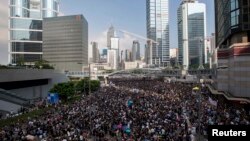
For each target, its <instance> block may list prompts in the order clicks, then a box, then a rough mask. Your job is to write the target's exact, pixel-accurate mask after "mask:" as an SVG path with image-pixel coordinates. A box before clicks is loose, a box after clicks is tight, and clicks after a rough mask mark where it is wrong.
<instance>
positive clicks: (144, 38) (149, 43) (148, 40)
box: [116, 29, 160, 65]
mask: <svg viewBox="0 0 250 141" xmlns="http://www.w3.org/2000/svg"><path fill="white" fill-rule="evenodd" d="M116 31H117V32H121V33H123V34H127V35H131V36H134V37H137V38H140V39H142V40H145V41H147V44H148V45H149V64H150V65H152V64H153V62H152V61H153V57H152V56H153V55H152V48H153V44H156V45H158V44H159V43H158V42H157V41H155V40H153V39H150V38H146V37H144V36H141V35H138V34H135V33H131V32H128V31H126V30H121V29H116ZM159 63H160V60H159Z"/></svg>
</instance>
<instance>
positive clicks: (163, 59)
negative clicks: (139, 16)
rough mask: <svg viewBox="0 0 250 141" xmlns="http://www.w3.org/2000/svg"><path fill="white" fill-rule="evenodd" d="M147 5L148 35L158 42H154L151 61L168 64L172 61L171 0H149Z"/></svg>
mask: <svg viewBox="0 0 250 141" xmlns="http://www.w3.org/2000/svg"><path fill="white" fill-rule="evenodd" d="M146 7H147V8H146V12H147V37H148V38H149V39H152V40H154V41H156V42H157V44H156V43H153V47H152V53H150V54H152V61H150V62H152V63H153V64H158V65H160V64H163V65H167V64H169V62H170V59H169V0H147V4H146ZM159 62H160V64H159Z"/></svg>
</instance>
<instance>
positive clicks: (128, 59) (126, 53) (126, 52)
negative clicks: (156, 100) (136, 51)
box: [125, 49, 131, 62]
mask: <svg viewBox="0 0 250 141" xmlns="http://www.w3.org/2000/svg"><path fill="white" fill-rule="evenodd" d="M129 52H130V51H129V50H128V49H126V50H125V61H126V62H129V61H131V60H130V57H129Z"/></svg>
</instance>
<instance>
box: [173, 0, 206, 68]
mask: <svg viewBox="0 0 250 141" xmlns="http://www.w3.org/2000/svg"><path fill="white" fill-rule="evenodd" d="M205 36H206V5H205V4H204V3H199V2H198V1H197V0H183V1H182V3H181V4H180V6H179V8H178V48H179V62H180V63H181V64H182V65H183V67H184V69H188V68H189V67H190V66H197V65H199V63H200V62H199V57H200V55H202V60H203V61H202V64H204V63H206V62H207V61H206V60H207V59H206V54H205V42H204V40H203V39H204V38H205ZM200 38H201V39H202V40H200ZM200 44H201V45H200ZM201 52H202V54H201Z"/></svg>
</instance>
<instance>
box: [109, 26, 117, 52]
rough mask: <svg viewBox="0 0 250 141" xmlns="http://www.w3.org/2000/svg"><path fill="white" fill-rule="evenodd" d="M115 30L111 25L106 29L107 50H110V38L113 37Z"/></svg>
mask: <svg viewBox="0 0 250 141" xmlns="http://www.w3.org/2000/svg"><path fill="white" fill-rule="evenodd" d="M115 36H116V35H115V28H114V27H113V25H111V26H110V27H109V29H108V33H107V47H108V49H110V48H111V38H112V37H115Z"/></svg>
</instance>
